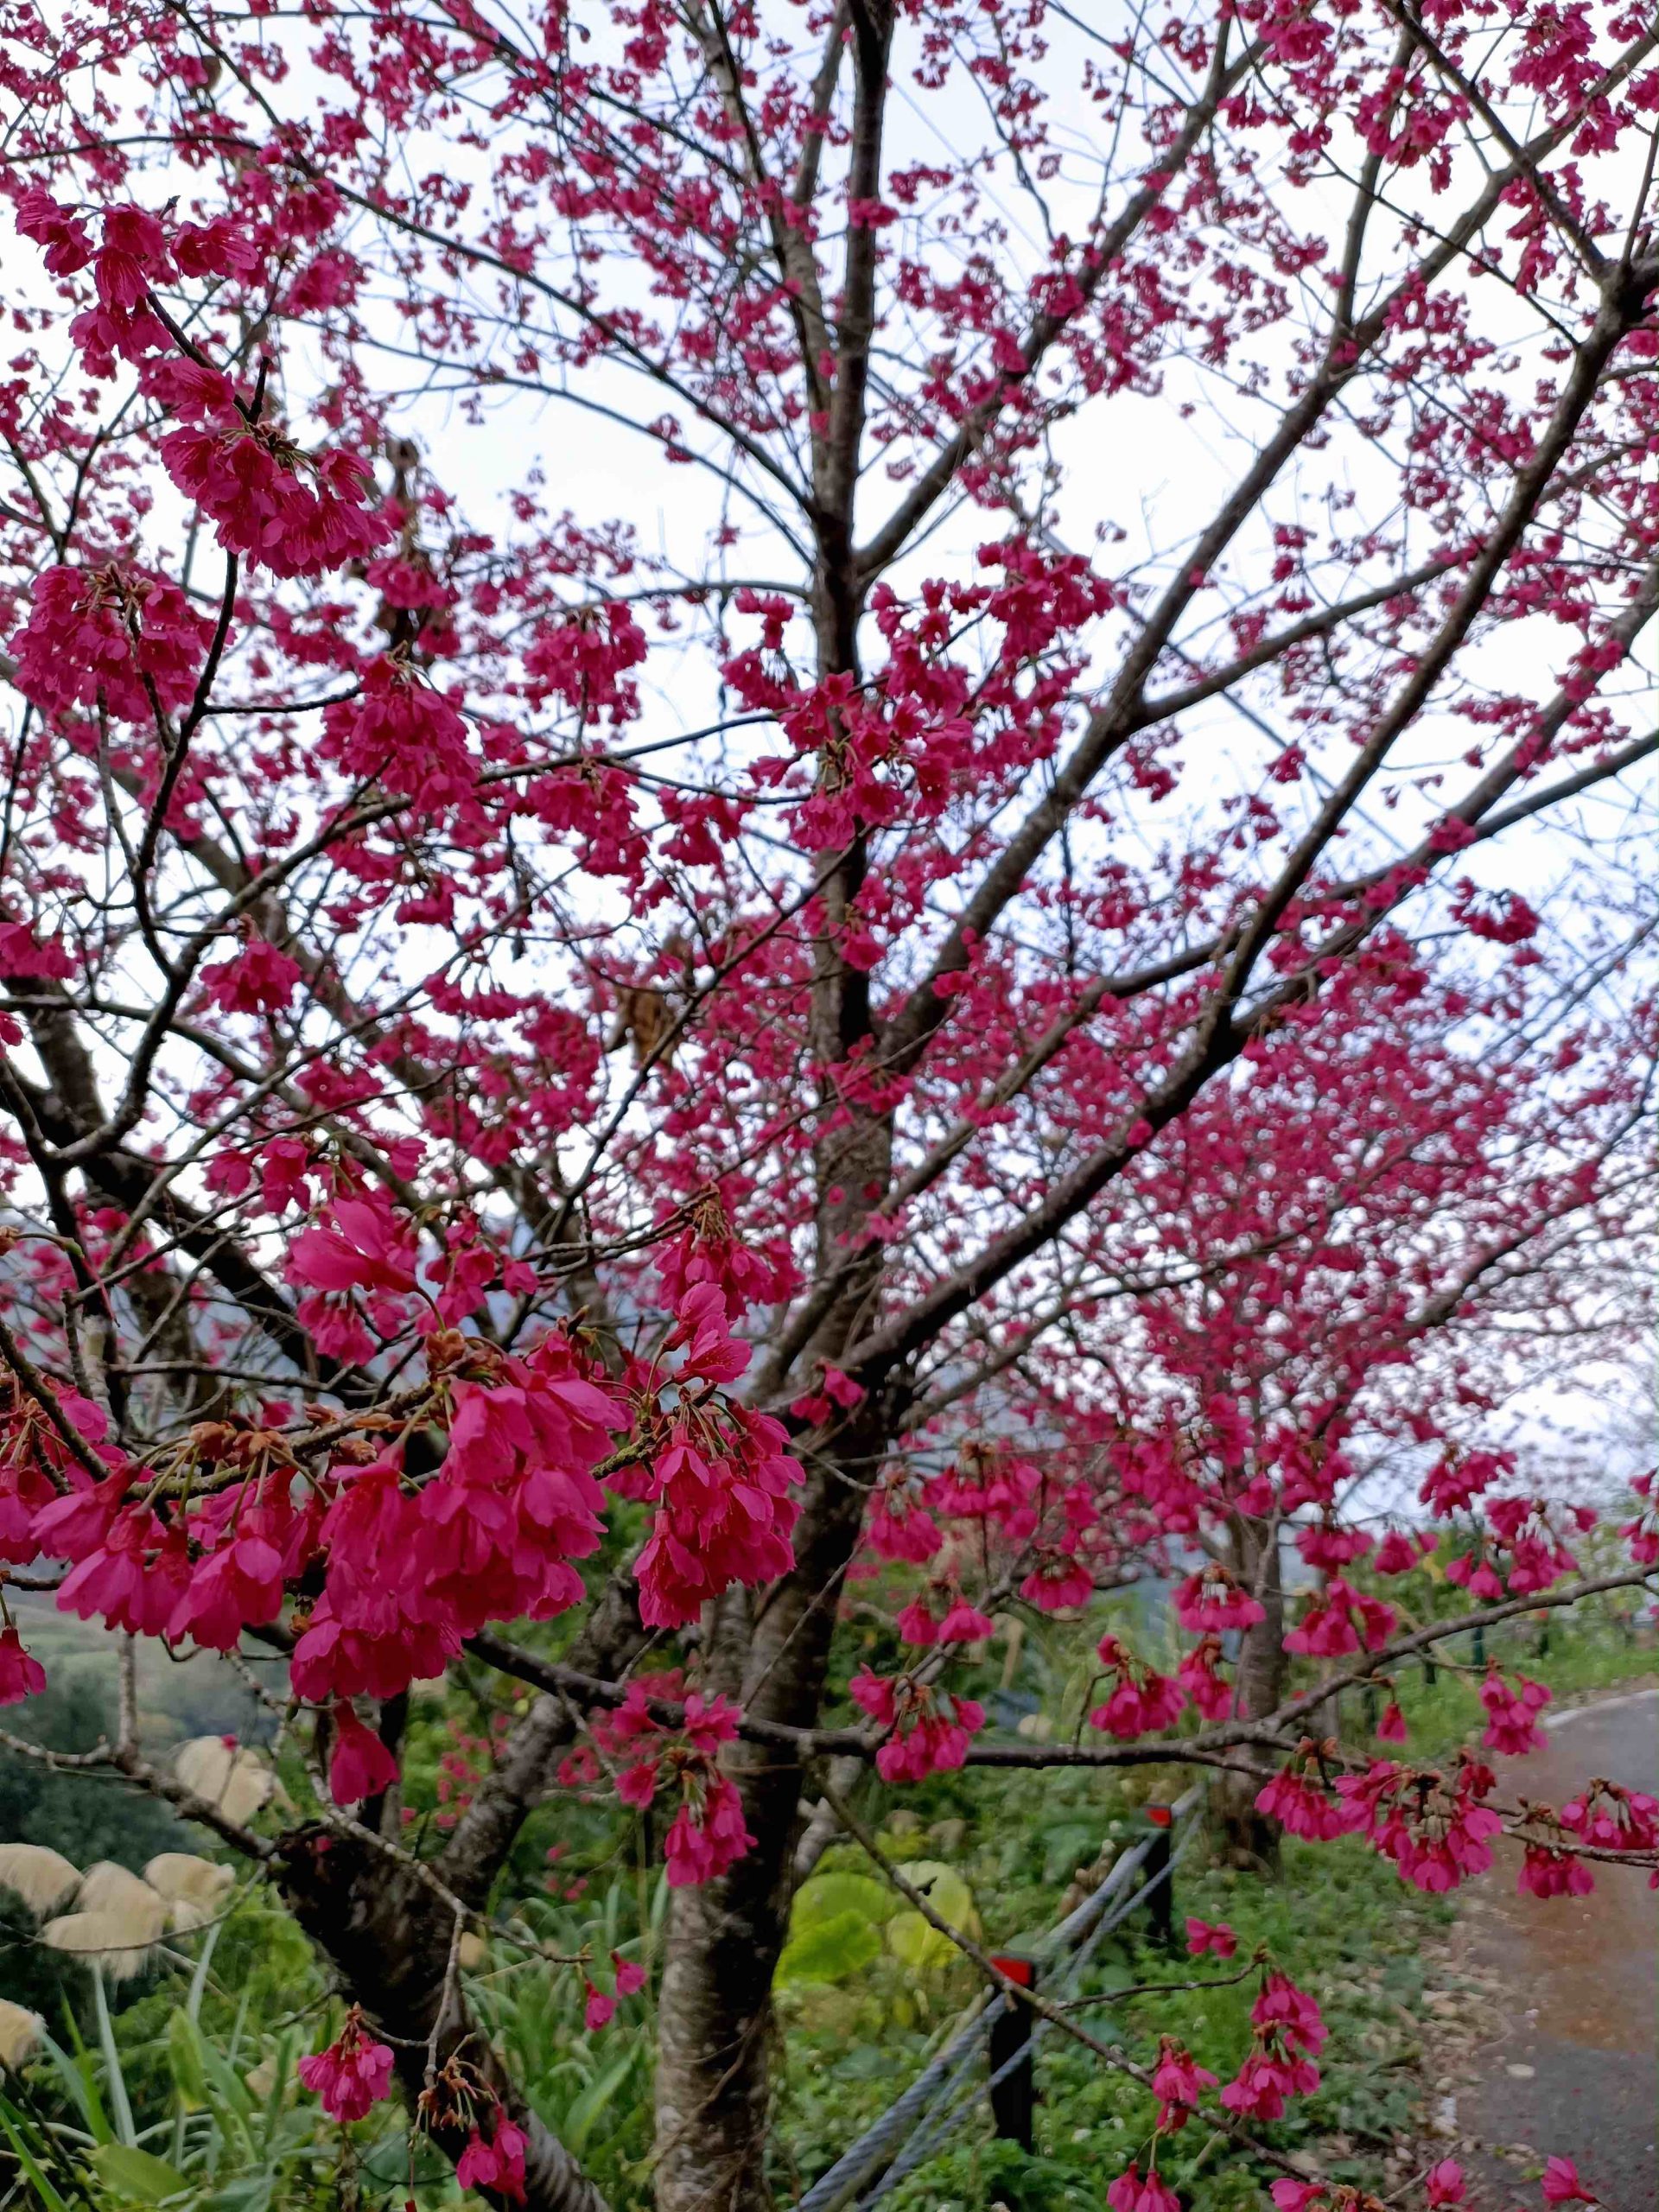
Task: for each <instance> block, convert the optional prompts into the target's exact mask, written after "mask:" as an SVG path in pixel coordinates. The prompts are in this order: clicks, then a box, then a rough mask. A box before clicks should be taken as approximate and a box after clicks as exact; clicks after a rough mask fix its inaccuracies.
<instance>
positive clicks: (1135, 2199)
mask: <svg viewBox="0 0 1659 2212" xmlns="http://www.w3.org/2000/svg"><path fill="white" fill-rule="evenodd" d="M1106 2202H1108V2204H1109V2205H1110V2206H1111V2208H1112V2212H1181V2200H1180V2198H1179V2196H1176V2194H1175V2192H1174V2190H1173V2189H1172V2188H1171V2187H1170V2186H1169V2184H1168V2183H1167V2182H1165V2181H1160V2179H1159V2177H1158V2170H1157V2168H1156V2167H1155V2166H1153V2167H1148V2169H1147V2171H1146V2172H1145V2173H1142V2172H1141V2168H1140V2165H1139V2164H1138V2163H1137V2164H1131V2165H1130V2166H1129V2168H1128V2171H1127V2172H1124V2173H1121V2174H1119V2176H1118V2177H1117V2179H1116V2181H1115V2182H1113V2183H1111V2184H1110V2186H1109V2188H1108V2190H1107V2191H1106Z"/></svg>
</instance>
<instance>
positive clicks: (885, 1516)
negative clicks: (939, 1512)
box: [864, 1469, 944, 1567]
mask: <svg viewBox="0 0 1659 2212" xmlns="http://www.w3.org/2000/svg"><path fill="white" fill-rule="evenodd" d="M864 1541H865V1543H866V1544H867V1545H868V1547H869V1548H870V1550H871V1551H873V1552H874V1554H876V1556H877V1557H878V1558H880V1559H887V1560H907V1561H908V1562H909V1563H910V1564H911V1565H912V1567H920V1566H922V1565H924V1564H925V1562H926V1561H927V1560H930V1559H931V1558H932V1557H933V1555H934V1554H935V1553H936V1552H938V1549H939V1548H940V1546H941V1545H942V1544H943V1543H944V1537H943V1536H942V1535H940V1533H939V1524H938V1522H937V1521H936V1520H935V1519H934V1518H933V1516H932V1515H931V1513H930V1512H928V1511H927V1510H926V1509H925V1507H924V1506H923V1505H922V1503H920V1501H919V1499H918V1498H917V1497H915V1496H914V1495H913V1493H912V1485H911V1482H910V1479H909V1478H908V1476H907V1475H906V1473H905V1472H904V1471H903V1470H902V1469H901V1470H897V1471H895V1472H894V1473H893V1476H892V1477H891V1478H889V1479H888V1480H887V1481H886V1482H884V1483H883V1484H882V1485H881V1486H880V1489H879V1490H878V1491H876V1494H875V1497H874V1503H872V1505H871V1507H870V1511H869V1517H868V1520H867V1521H866V1522H865V1524H864Z"/></svg>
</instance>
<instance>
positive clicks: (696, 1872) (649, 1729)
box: [595, 1681, 754, 1889]
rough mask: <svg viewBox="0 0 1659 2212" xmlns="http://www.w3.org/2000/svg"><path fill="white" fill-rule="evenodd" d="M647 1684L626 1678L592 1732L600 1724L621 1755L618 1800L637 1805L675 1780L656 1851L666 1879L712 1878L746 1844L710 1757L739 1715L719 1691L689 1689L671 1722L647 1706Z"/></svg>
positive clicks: (739, 1806) (728, 1787) (739, 1810)
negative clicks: (711, 1694)
mask: <svg viewBox="0 0 1659 2212" xmlns="http://www.w3.org/2000/svg"><path fill="white" fill-rule="evenodd" d="M655 1687H656V1685H655V1684H654V1683H653V1682H652V1681H645V1682H643V1683H642V1682H639V1681H633V1682H631V1683H630V1684H629V1686H628V1693H627V1696H626V1699H625V1700H624V1701H623V1703H622V1705H621V1706H620V1707H618V1708H617V1710H616V1711H615V1712H614V1713H610V1714H608V1715H607V1717H606V1719H604V1721H603V1722H601V1723H600V1724H598V1725H597V1726H596V1728H595V1733H598V1732H599V1731H600V1729H601V1728H602V1730H603V1731H604V1740H605V1742H606V1743H607V1746H608V1747H610V1748H612V1749H614V1750H617V1751H620V1752H621V1753H622V1754H623V1755H625V1756H626V1758H627V1759H628V1761H629V1764H627V1765H626V1766H625V1767H624V1768H623V1770H622V1771H621V1772H620V1774H619V1775H618V1776H617V1777H616V1790H617V1795H618V1796H619V1797H620V1798H621V1800H622V1802H623V1803H624V1804H626V1805H638V1806H640V1807H642V1808H643V1807H645V1806H646V1805H649V1804H650V1803H651V1802H652V1799H653V1798H654V1797H655V1796H656V1795H657V1791H658V1788H659V1786H660V1785H661V1784H662V1783H663V1782H664V1780H665V1779H666V1780H667V1781H668V1782H669V1783H670V1785H671V1786H673V1785H675V1784H677V1786H678V1788H679V1790H680V1793H681V1802H680V1807H679V1809H678V1811H677V1813H676V1814H675V1815H674V1819H673V1821H672V1823H671V1826H670V1828H669V1831H668V1836H667V1839H666V1841H665V1843H664V1856H665V1858H666V1860H667V1866H668V1880H669V1886H670V1887H671V1888H672V1889H684V1888H688V1887H693V1886H695V1885H696V1884H698V1883H701V1882H709V1881H713V1880H714V1879H715V1877H716V1876H717V1875H720V1874H723V1873H724V1872H725V1871H726V1869H727V1868H728V1866H733V1865H734V1863H735V1862H736V1861H737V1860H738V1859H741V1858H742V1856H743V1854H744V1853H745V1852H747V1851H748V1850H750V1849H752V1848H753V1843H754V1838H753V1836H752V1835H751V1834H749V1831H748V1828H747V1825H746V1823H745V1821H744V1818H743V1800H742V1797H741V1795H740V1793H739V1790H738V1788H737V1784H736V1783H734V1781H733V1780H732V1779H731V1777H730V1776H729V1775H726V1774H722V1773H721V1770H720V1766H719V1763H718V1762H719V1758H720V1751H721V1745H724V1744H729V1743H732V1742H734V1741H735V1739H736V1736H737V1730H738V1724H739V1722H740V1721H741V1719H742V1718H743V1715H742V1713H741V1711H740V1709H739V1708H738V1707H736V1706H734V1705H732V1704H730V1703H728V1700H726V1699H725V1698H724V1697H716V1698H715V1699H714V1700H712V1701H706V1700H704V1699H703V1698H702V1696H701V1695H700V1694H698V1692H696V1690H693V1691H692V1692H691V1693H690V1695H689V1696H688V1697H687V1698H686V1700H685V1702H684V1705H683V1708H682V1711H681V1715H680V1719H679V1721H678V1723H677V1725H673V1726H671V1725H669V1724H666V1723H664V1722H663V1721H660V1720H658V1719H657V1718H656V1716H655V1715H654V1714H653V1713H652V1711H651V1710H650V1707H651V1703H652V1693H653V1689H654V1688H655Z"/></svg>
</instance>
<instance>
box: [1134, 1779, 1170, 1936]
mask: <svg viewBox="0 0 1659 2212" xmlns="http://www.w3.org/2000/svg"><path fill="white" fill-rule="evenodd" d="M1147 1819H1148V1820H1149V1821H1151V1823H1152V1840H1151V1842H1150V1843H1149V1845H1148V1847H1147V1861H1146V1872H1145V1874H1144V1876H1143V1877H1142V1880H1141V1886H1142V1888H1143V1889H1144V1890H1145V1891H1146V1893H1147V1918H1148V1920H1149V1921H1150V1922H1151V1923H1152V1936H1153V1941H1154V1942H1157V1943H1161V1944H1162V1945H1163V1946H1164V1948H1165V1949H1166V1950H1172V1949H1173V1948H1174V1944H1175V1883H1174V1878H1173V1875H1172V1874H1171V1872H1170V1860H1169V1832H1170V1829H1171V1828H1172V1827H1173V1826H1174V1824H1175V1815H1174V1813H1173V1811H1172V1809H1171V1808H1170V1807H1169V1806H1167V1805H1148V1806H1147Z"/></svg>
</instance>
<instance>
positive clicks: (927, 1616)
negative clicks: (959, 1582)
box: [893, 1590, 996, 1649]
mask: <svg viewBox="0 0 1659 2212" xmlns="http://www.w3.org/2000/svg"><path fill="white" fill-rule="evenodd" d="M995 1625H996V1624H995V1622H994V1621H993V1620H992V1619H991V1617H990V1615H989V1614H988V1613H982V1612H981V1611H980V1610H979V1608H978V1606H977V1605H969V1602H968V1600H967V1599H966V1598H964V1597H963V1594H962V1592H960V1591H959V1590H957V1591H955V1592H946V1603H945V1608H944V1613H943V1615H942V1616H941V1617H939V1618H935V1617H934V1614H933V1611H932V1609H931V1606H930V1605H928V1603H927V1600H926V1599H925V1598H914V1599H912V1600H911V1602H910V1604H909V1605H906V1606H904V1607H903V1608H902V1609H901V1610H900V1611H899V1612H898V1613H897V1614H895V1615H894V1617H893V1626H894V1627H895V1628H896V1629H897V1630H898V1631H899V1635H900V1636H901V1637H903V1638H904V1640H905V1642H906V1643H913V1644H915V1645H916V1646H917V1647H918V1649H927V1648H928V1647H929V1646H930V1645H932V1644H939V1643H983V1642H984V1641H985V1639H986V1637H988V1636H989V1635H990V1634H991V1633H992V1632H993V1630H995Z"/></svg>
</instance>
